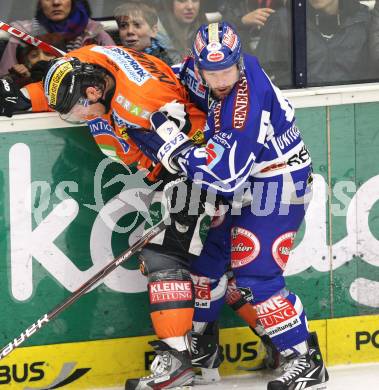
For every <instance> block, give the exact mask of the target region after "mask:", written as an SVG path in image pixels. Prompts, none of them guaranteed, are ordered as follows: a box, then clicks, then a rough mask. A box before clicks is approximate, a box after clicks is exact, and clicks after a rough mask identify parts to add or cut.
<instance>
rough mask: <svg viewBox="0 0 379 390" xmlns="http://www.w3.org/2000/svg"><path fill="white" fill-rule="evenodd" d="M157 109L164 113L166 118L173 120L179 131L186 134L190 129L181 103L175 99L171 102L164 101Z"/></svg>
mask: <svg viewBox="0 0 379 390" xmlns="http://www.w3.org/2000/svg"><path fill="white" fill-rule="evenodd" d="M159 111H160V112H162V113H163V114H165V116H166V117H167V119H169V120H170V121H173V122H174V123H175V124H176V126H177V127H178V129H179V130H180V131H182V132H183V133H185V134H188V132H189V131H190V129H191V122H190V121H189V117H188V114H187V111H186V109H185V106H184V104H183V103H178V102H177V101H176V100H173V101H172V102H170V103H166V104H165V105H164V106H162V107H161V108H160V109H159Z"/></svg>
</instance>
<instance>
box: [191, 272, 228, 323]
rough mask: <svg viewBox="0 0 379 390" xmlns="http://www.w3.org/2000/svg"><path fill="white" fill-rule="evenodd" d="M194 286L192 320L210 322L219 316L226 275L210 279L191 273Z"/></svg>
mask: <svg viewBox="0 0 379 390" xmlns="http://www.w3.org/2000/svg"><path fill="white" fill-rule="evenodd" d="M191 276H192V280H193V284H194V288H195V314H194V321H202V322H211V321H216V320H217V319H218V317H219V314H220V311H221V308H222V306H223V304H224V299H225V291H226V288H227V277H226V275H223V276H222V277H221V278H220V279H212V278H209V277H207V276H203V275H195V274H193V273H191Z"/></svg>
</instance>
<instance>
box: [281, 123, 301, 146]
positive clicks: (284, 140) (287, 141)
mask: <svg viewBox="0 0 379 390" xmlns="http://www.w3.org/2000/svg"><path fill="white" fill-rule="evenodd" d="M299 137H300V131H299V129H298V128H297V127H296V125H293V126H292V127H290V128H289V129H288V130H286V131H285V132H284V133H283V134H281V135H279V136H277V137H276V142H277V143H278V146H279V148H280V149H281V150H284V149H285V148H287V147H289V146H291V145H292V144H293V143H294V142H295V141H296V140H297V139H298V138H299Z"/></svg>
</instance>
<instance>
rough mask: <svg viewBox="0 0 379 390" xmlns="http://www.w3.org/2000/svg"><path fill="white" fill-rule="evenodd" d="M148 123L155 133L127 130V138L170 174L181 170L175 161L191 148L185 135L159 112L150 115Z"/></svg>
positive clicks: (191, 145)
mask: <svg viewBox="0 0 379 390" xmlns="http://www.w3.org/2000/svg"><path fill="white" fill-rule="evenodd" d="M150 122H151V126H152V128H153V130H155V131H141V129H128V135H129V137H130V138H131V139H132V140H133V141H134V143H135V144H136V145H137V146H138V147H139V148H140V150H141V151H142V152H143V153H144V154H145V155H146V156H148V157H149V158H150V159H151V160H152V161H154V162H158V161H160V162H161V163H162V164H163V166H164V167H165V168H166V169H167V170H168V171H169V172H170V173H173V174H174V173H178V172H179V171H180V170H181V169H180V168H179V166H178V165H177V164H176V162H175V159H176V157H178V156H179V155H180V154H182V153H183V152H184V151H187V150H188V149H190V148H191V147H194V146H193V143H192V142H191V140H190V139H189V138H188V137H187V135H186V134H184V133H183V132H181V131H180V130H179V128H178V126H176V124H175V123H174V122H172V121H171V120H169V119H167V117H166V115H165V114H163V113H162V112H160V111H156V112H154V113H152V114H151V117H150Z"/></svg>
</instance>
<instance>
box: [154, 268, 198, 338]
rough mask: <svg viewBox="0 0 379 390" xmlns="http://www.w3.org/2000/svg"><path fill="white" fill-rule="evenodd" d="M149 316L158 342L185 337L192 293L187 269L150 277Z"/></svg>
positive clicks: (190, 318)
mask: <svg viewBox="0 0 379 390" xmlns="http://www.w3.org/2000/svg"><path fill="white" fill-rule="evenodd" d="M148 280H149V281H148V292H149V299H150V313H151V319H152V322H153V326H154V330H155V333H156V334H157V336H158V337H159V338H168V337H178V336H184V335H185V334H186V333H187V332H189V331H190V330H191V328H192V318H193V312H194V308H193V307H194V301H195V293H194V288H193V283H192V279H191V275H190V273H189V271H188V270H186V269H166V270H161V271H156V272H152V273H149V277H148Z"/></svg>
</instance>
